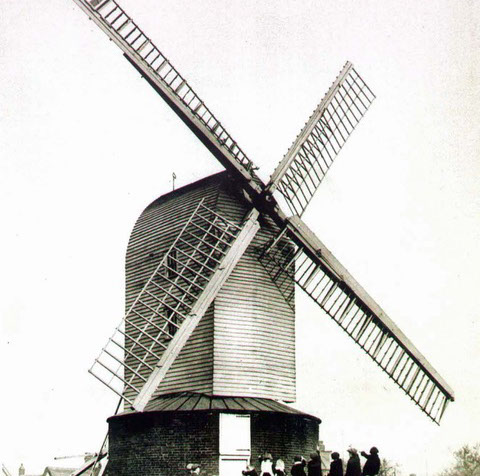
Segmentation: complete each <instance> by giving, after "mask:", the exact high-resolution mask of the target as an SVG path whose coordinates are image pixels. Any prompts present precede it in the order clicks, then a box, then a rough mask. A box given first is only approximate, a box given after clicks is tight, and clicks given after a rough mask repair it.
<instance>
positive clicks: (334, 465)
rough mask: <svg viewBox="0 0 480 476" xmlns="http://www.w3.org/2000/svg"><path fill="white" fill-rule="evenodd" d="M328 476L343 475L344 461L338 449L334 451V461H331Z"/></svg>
mask: <svg viewBox="0 0 480 476" xmlns="http://www.w3.org/2000/svg"><path fill="white" fill-rule="evenodd" d="M328 476H343V461H342V460H341V459H340V455H339V454H338V453H337V452H336V451H334V452H333V453H332V462H331V463H330V472H329V473H328Z"/></svg>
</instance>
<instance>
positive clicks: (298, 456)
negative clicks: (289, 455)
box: [293, 455, 302, 461]
mask: <svg viewBox="0 0 480 476" xmlns="http://www.w3.org/2000/svg"><path fill="white" fill-rule="evenodd" d="M293 461H302V457H301V456H300V455H296V456H294V458H293Z"/></svg>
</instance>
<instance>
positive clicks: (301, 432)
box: [251, 413, 318, 473]
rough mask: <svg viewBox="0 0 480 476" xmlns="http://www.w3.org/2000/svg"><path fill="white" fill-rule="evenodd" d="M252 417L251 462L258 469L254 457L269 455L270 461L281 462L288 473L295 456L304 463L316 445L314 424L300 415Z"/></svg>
mask: <svg viewBox="0 0 480 476" xmlns="http://www.w3.org/2000/svg"><path fill="white" fill-rule="evenodd" d="M251 418H252V420H251V421H252V423H251V425H252V429H251V431H252V460H253V461H252V463H255V467H256V468H257V470H258V469H259V467H260V466H259V464H258V460H257V458H258V456H259V455H261V454H263V453H264V452H268V453H271V455H272V457H273V459H274V461H275V460H277V459H279V458H280V459H283V461H284V462H285V468H286V470H287V471H288V473H290V468H291V466H292V464H293V458H294V456H295V455H302V456H303V457H304V458H305V459H306V460H307V461H308V459H309V458H308V457H309V454H310V453H311V452H314V451H315V450H316V447H317V444H318V423H317V422H316V421H315V420H313V419H310V418H307V417H304V416H302V415H292V414H274V415H272V414H269V413H257V414H253V415H252V416H251Z"/></svg>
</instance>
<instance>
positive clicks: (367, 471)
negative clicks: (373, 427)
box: [360, 446, 380, 476]
mask: <svg viewBox="0 0 480 476" xmlns="http://www.w3.org/2000/svg"><path fill="white" fill-rule="evenodd" d="M360 454H361V455H362V456H363V457H364V458H367V461H365V464H364V465H363V471H362V474H363V476H376V475H377V474H378V473H379V471H380V458H379V457H378V449H377V448H376V447H375V446H373V447H372V448H370V454H367V453H365V451H362V452H361V453H360Z"/></svg>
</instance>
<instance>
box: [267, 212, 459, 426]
mask: <svg viewBox="0 0 480 476" xmlns="http://www.w3.org/2000/svg"><path fill="white" fill-rule="evenodd" d="M287 235H288V237H289V238H291V239H287V237H285V236H281V237H279V239H277V240H276V241H275V242H274V243H273V246H272V245H271V246H270V247H269V248H268V249H267V250H266V252H265V253H264V254H263V256H262V257H261V261H262V263H263V264H264V266H265V268H266V269H267V271H269V273H270V275H271V277H272V279H274V281H275V282H276V283H277V284H278V287H279V289H280V290H281V291H283V290H284V289H286V286H285V283H286V281H287V280H288V279H292V280H294V281H295V282H296V283H297V284H298V285H299V286H300V287H301V288H302V289H303V290H304V291H305V292H306V293H307V294H308V295H309V296H310V297H311V298H312V299H313V300H314V301H315V302H316V303H317V304H318V305H319V306H320V307H321V308H322V309H323V310H324V311H325V312H326V313H327V314H328V315H329V316H330V317H331V318H332V319H333V320H334V321H335V322H336V323H337V324H338V325H339V326H340V327H341V328H342V329H343V330H344V331H345V332H346V333H347V334H348V335H349V336H350V337H351V338H352V339H353V340H354V341H355V342H356V343H357V344H358V345H359V346H360V347H361V348H362V349H363V350H364V351H365V352H366V353H367V354H368V355H369V356H370V357H371V358H372V359H373V360H374V361H375V363H376V364H377V365H379V367H380V368H381V369H383V370H384V371H385V372H386V373H387V374H388V376H389V377H390V378H392V379H393V380H394V381H395V382H396V383H397V385H398V386H399V387H400V388H402V389H403V390H404V392H405V393H406V394H407V395H408V396H409V397H410V398H411V399H412V400H413V401H414V402H415V403H416V404H417V405H418V406H419V407H420V408H421V409H422V410H423V411H424V412H425V413H426V414H427V415H428V416H429V417H430V418H431V419H432V420H433V421H434V422H436V423H440V420H441V418H442V416H443V413H444V411H445V408H446V406H447V404H448V403H449V401H453V400H454V394H453V391H452V389H451V388H450V387H449V386H448V384H447V383H446V382H445V381H444V380H443V379H442V377H441V376H440V375H439V374H438V372H437V371H436V370H435V369H434V368H433V367H432V366H431V365H430V364H429V362H428V361H427V359H426V358H425V357H424V356H423V355H422V354H421V353H420V352H419V351H418V349H417V348H416V347H415V346H414V345H413V344H412V343H411V342H410V340H409V339H408V338H407V337H406V336H405V334H403V332H402V331H401V330H400V329H399V328H398V327H397V326H396V325H395V324H394V323H393V321H392V320H391V319H390V318H389V317H388V316H387V315H386V314H385V312H384V311H383V310H382V309H381V308H380V306H378V304H377V303H376V302H375V301H374V300H373V299H372V298H371V297H370V296H369V295H368V294H367V293H366V291H365V290H364V289H363V288H362V287H361V286H360V285H359V284H358V283H357V282H356V281H355V279H354V278H353V277H352V276H351V275H350V274H349V273H348V271H347V270H346V269H345V268H344V267H343V266H342V265H341V264H340V263H339V262H338V261H337V260H336V259H335V258H334V257H333V256H332V254H331V253H330V252H329V251H328V249H327V248H326V247H325V245H323V244H322V243H321V242H320V240H319V239H318V238H317V237H316V236H315V235H314V234H313V233H312V232H311V231H310V230H309V229H308V228H307V227H306V225H305V224H304V223H303V222H302V221H301V220H300V219H298V218H297V217H293V218H292V219H290V223H289V225H288V230H287ZM292 240H293V243H292ZM285 298H286V299H287V301H288V299H290V298H291V296H289V295H286V296H285Z"/></svg>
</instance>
